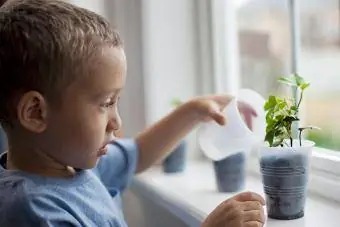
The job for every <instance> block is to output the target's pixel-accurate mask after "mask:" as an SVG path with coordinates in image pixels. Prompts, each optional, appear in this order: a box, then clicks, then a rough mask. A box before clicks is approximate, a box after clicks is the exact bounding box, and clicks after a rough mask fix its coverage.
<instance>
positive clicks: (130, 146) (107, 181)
mask: <svg viewBox="0 0 340 227" xmlns="http://www.w3.org/2000/svg"><path fill="white" fill-rule="evenodd" d="M108 146H109V147H108V153H107V154H106V155H104V156H102V157H101V159H100V161H99V163H98V165H97V167H96V172H97V173H98V175H99V178H100V179H101V180H102V182H103V183H104V185H105V186H106V187H107V188H108V189H109V190H110V189H118V190H119V191H123V190H124V189H125V188H126V187H127V186H128V184H129V183H130V181H131V179H132V177H133V176H134V173H135V171H136V166H137V159H138V152H139V151H138V147H137V143H136V141H135V140H133V139H121V140H117V141H115V142H114V143H113V144H110V145H108Z"/></svg>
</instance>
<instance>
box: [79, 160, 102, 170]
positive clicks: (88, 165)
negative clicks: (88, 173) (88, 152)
mask: <svg viewBox="0 0 340 227" xmlns="http://www.w3.org/2000/svg"><path fill="white" fill-rule="evenodd" d="M99 158H100V157H98V158H96V159H95V160H90V161H89V162H88V163H86V164H83V165H79V166H78V167H74V169H75V170H76V171H79V170H86V169H93V168H94V167H96V166H97V164H98V162H99Z"/></svg>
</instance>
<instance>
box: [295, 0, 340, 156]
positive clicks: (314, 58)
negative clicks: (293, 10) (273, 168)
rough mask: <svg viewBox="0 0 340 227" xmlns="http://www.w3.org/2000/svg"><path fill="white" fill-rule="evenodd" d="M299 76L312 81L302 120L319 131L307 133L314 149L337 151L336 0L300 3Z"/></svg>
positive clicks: (339, 54) (339, 59)
mask: <svg viewBox="0 0 340 227" xmlns="http://www.w3.org/2000/svg"><path fill="white" fill-rule="evenodd" d="M299 3H300V30H301V54H300V73H301V75H302V76H304V77H305V78H306V79H307V80H309V81H310V82H311V87H310V88H309V89H308V91H307V94H306V97H305V103H304V107H305V108H304V112H303V115H302V116H303V119H304V124H306V125H309V124H312V125H316V126H319V127H321V128H322V130H321V131H312V132H309V133H308V136H307V137H308V138H309V139H312V140H314V141H316V144H317V146H321V147H325V148H330V149H335V150H340V120H339V117H340V23H339V19H340V15H339V0H299Z"/></svg>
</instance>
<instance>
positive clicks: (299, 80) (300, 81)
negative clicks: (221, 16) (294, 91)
mask: <svg viewBox="0 0 340 227" xmlns="http://www.w3.org/2000/svg"><path fill="white" fill-rule="evenodd" d="M292 77H293V78H294V80H295V82H296V84H297V86H300V85H301V84H304V83H305V80H304V79H303V78H302V77H301V76H299V75H298V74H294V75H293V76H292Z"/></svg>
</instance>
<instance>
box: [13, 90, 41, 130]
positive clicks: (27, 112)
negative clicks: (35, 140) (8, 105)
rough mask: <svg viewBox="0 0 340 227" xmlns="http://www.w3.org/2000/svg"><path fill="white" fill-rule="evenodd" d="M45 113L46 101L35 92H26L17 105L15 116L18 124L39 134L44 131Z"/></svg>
mask: <svg viewBox="0 0 340 227" xmlns="http://www.w3.org/2000/svg"><path fill="white" fill-rule="evenodd" d="M47 112H48V106H47V102H46V99H45V98H44V97H43V96H42V95H41V94H40V93H39V92H36V91H29V92H26V93H25V94H24V95H23V96H22V97H21V99H20V100H19V102H18V105H17V116H18V120H19V122H20V124H21V125H22V126H23V127H24V128H26V129H27V130H29V131H32V132H35V133H41V132H43V131H44V130H45V129H46V127H47Z"/></svg>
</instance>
